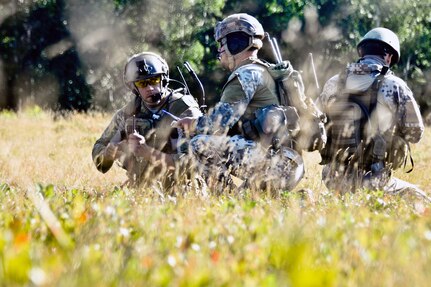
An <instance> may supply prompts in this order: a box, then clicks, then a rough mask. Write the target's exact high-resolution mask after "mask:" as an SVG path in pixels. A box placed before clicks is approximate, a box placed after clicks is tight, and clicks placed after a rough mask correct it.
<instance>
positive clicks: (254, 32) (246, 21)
mask: <svg viewBox="0 0 431 287" xmlns="http://www.w3.org/2000/svg"><path fill="white" fill-rule="evenodd" d="M236 32H241V33H242V34H245V35H247V36H248V37H249V43H248V46H247V48H250V47H254V48H257V49H260V48H262V44H263V43H262V39H263V38H264V37H265V31H264V30H263V27H262V25H261V24H260V23H259V21H258V20H257V19H256V18H254V17H253V16H251V15H248V14H246V13H238V14H232V15H230V16H228V17H226V18H225V19H224V20H223V21H221V22H218V23H217V26H216V27H215V31H214V33H215V35H214V37H215V40H216V41H217V42H222V39H225V38H226V37H227V36H228V35H229V34H232V33H236ZM228 40H229V39H228ZM224 41H226V40H224ZM228 44H229V43H228Z"/></svg>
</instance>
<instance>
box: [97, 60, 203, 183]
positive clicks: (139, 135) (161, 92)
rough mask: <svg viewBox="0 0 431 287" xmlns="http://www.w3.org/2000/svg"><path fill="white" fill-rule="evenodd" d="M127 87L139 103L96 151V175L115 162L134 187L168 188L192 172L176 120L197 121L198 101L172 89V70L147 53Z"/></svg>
mask: <svg viewBox="0 0 431 287" xmlns="http://www.w3.org/2000/svg"><path fill="white" fill-rule="evenodd" d="M124 83H125V85H126V86H127V87H128V88H129V89H130V90H131V91H132V92H133V94H134V98H133V99H132V100H131V101H130V102H129V103H128V104H126V105H125V106H124V107H123V108H121V109H120V110H118V111H117V112H116V113H115V115H114V116H113V118H112V120H111V122H110V124H109V125H108V127H107V128H106V129H105V131H104V132H103V134H102V136H101V137H100V138H99V139H98V140H97V141H96V143H95V144H94V147H93V152H92V156H93V160H94V163H95V165H96V167H97V169H98V170H99V171H101V172H103V173H105V172H107V171H108V170H109V169H110V168H111V166H112V164H113V163H114V161H116V160H117V161H118V162H119V163H120V164H121V166H122V167H123V168H124V169H126V170H127V175H128V178H129V180H128V183H129V186H132V187H139V186H141V185H142V184H143V183H153V182H155V181H160V182H161V183H162V185H163V187H165V188H170V187H172V185H173V183H174V182H175V179H176V178H177V177H178V176H182V174H180V173H181V172H184V171H187V170H188V169H187V165H188V164H189V162H188V160H187V156H186V153H187V150H188V148H187V144H186V142H185V140H184V139H183V138H182V137H181V136H179V135H180V134H181V133H179V132H178V130H177V129H176V128H173V127H172V126H171V123H172V121H173V118H172V117H171V116H170V115H169V113H170V114H172V115H174V116H177V117H185V116H188V117H191V118H197V117H198V116H200V115H201V114H202V113H201V112H200V110H199V106H198V104H197V102H196V101H195V99H194V98H193V97H192V96H191V95H188V94H183V93H181V92H179V91H176V90H172V89H170V88H168V84H169V67H168V65H167V63H166V61H165V60H164V59H163V58H161V57H160V56H158V55H156V54H154V53H150V52H144V53H140V54H136V55H134V56H132V57H131V58H130V59H129V60H128V62H127V64H126V66H125V69H124Z"/></svg>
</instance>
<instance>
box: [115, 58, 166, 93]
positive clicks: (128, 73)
mask: <svg viewBox="0 0 431 287" xmlns="http://www.w3.org/2000/svg"><path fill="white" fill-rule="evenodd" d="M157 75H160V76H161V77H162V83H163V86H165V85H166V84H167V81H168V79H169V66H168V64H167V63H166V61H165V60H164V59H163V58H162V57H160V56H159V55H157V54H155V53H152V52H142V53H139V54H136V55H133V56H132V57H130V58H129V60H128V61H127V64H126V66H125V67H124V74H123V79H124V84H125V85H126V86H127V87H128V88H129V89H130V90H132V91H133V90H135V89H136V88H135V86H134V85H133V83H134V82H136V81H138V80H143V79H147V78H151V77H154V76H157Z"/></svg>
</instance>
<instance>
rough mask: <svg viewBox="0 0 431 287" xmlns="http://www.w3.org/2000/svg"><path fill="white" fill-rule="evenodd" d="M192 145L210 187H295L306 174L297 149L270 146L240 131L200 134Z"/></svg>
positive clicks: (288, 188) (272, 188)
mask: <svg viewBox="0 0 431 287" xmlns="http://www.w3.org/2000/svg"><path fill="white" fill-rule="evenodd" d="M190 147H191V150H192V153H193V155H194V156H195V158H196V159H197V161H198V167H199V169H200V172H201V173H202V174H203V175H204V178H205V179H206V181H207V182H208V185H209V187H214V186H216V187H217V186H218V188H219V189H220V188H222V189H224V188H236V189H237V188H257V189H268V188H269V189H271V190H274V189H277V190H292V189H293V188H294V187H295V186H296V185H297V184H298V183H299V181H300V180H301V179H302V177H303V175H304V163H303V160H302V158H301V156H300V155H299V154H298V153H297V152H296V151H294V150H293V149H290V148H285V147H282V148H281V149H280V150H278V151H275V150H271V149H270V150H267V149H264V148H262V147H261V146H260V145H259V144H258V143H256V142H255V141H252V140H246V139H245V138H244V137H242V136H239V135H236V136H232V137H229V136H218V135H197V136H195V137H194V138H193V139H192V140H191V142H190Z"/></svg>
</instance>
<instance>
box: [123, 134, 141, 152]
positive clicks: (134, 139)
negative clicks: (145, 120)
mask: <svg viewBox="0 0 431 287" xmlns="http://www.w3.org/2000/svg"><path fill="white" fill-rule="evenodd" d="M127 143H128V146H129V151H130V152H131V153H133V154H137V153H138V152H139V147H140V146H141V145H143V144H145V138H144V137H143V136H142V135H141V134H139V133H138V132H136V131H135V132H134V133H133V134H130V135H129V136H128V137H127Z"/></svg>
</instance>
